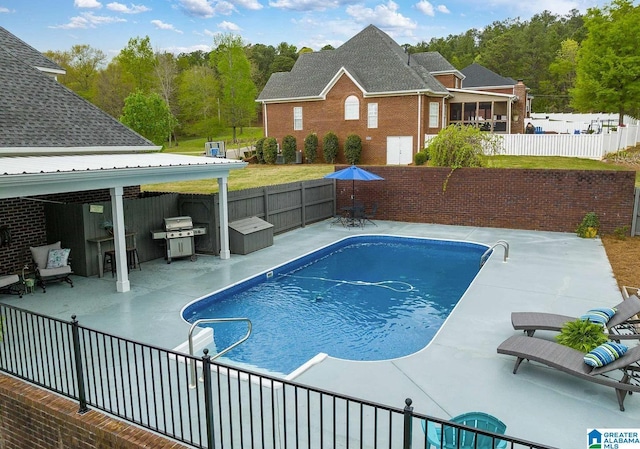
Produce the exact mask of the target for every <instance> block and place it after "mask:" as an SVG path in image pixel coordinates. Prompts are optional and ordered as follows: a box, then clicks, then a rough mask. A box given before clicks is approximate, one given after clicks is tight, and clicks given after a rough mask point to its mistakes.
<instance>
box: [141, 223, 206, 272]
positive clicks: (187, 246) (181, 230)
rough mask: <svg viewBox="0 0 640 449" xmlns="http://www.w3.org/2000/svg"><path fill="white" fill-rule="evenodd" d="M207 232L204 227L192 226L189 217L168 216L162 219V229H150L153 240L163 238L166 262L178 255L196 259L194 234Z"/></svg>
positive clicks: (192, 259)
mask: <svg viewBox="0 0 640 449" xmlns="http://www.w3.org/2000/svg"><path fill="white" fill-rule="evenodd" d="M206 233H207V228H205V227H194V226H193V220H192V219H191V217H187V216H185V217H169V218H165V219H164V230H156V231H151V236H152V237H153V239H155V240H164V241H165V246H166V251H167V254H166V259H167V263H171V260H172V259H175V258H178V257H190V258H191V261H194V260H196V246H195V243H194V240H193V238H194V236H196V235H203V234H206Z"/></svg>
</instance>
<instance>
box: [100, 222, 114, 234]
mask: <svg viewBox="0 0 640 449" xmlns="http://www.w3.org/2000/svg"><path fill="white" fill-rule="evenodd" d="M102 228H103V229H104V230H105V231H107V234H109V235H113V223H112V222H111V220H105V221H103V222H102Z"/></svg>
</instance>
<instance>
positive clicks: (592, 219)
mask: <svg viewBox="0 0 640 449" xmlns="http://www.w3.org/2000/svg"><path fill="white" fill-rule="evenodd" d="M599 228H600V220H599V219H598V216H597V215H596V213H595V212H589V213H587V214H586V215H585V216H584V218H583V219H582V222H581V223H580V224H579V225H578V227H577V228H576V234H578V236H579V237H583V238H593V237H595V236H596V235H597V234H598V229H599Z"/></svg>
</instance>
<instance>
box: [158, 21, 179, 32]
mask: <svg viewBox="0 0 640 449" xmlns="http://www.w3.org/2000/svg"><path fill="white" fill-rule="evenodd" d="M151 23H152V24H153V26H155V27H156V28H157V29H159V30H168V31H175V32H176V33H180V34H182V31H180V30H177V29H176V28H175V27H174V26H173V25H171V24H170V23H164V22H163V21H162V20H152V21H151Z"/></svg>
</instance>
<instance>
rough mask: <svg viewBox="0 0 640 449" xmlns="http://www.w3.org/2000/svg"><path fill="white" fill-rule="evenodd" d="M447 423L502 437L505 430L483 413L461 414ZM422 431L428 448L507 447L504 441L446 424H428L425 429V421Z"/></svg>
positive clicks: (491, 448) (478, 448)
mask: <svg viewBox="0 0 640 449" xmlns="http://www.w3.org/2000/svg"><path fill="white" fill-rule="evenodd" d="M449 421H451V422H452V423H456V424H462V425H463V426H467V427H473V428H475V429H479V430H483V431H485V432H491V433H496V434H500V435H504V433H505V432H506V430H507V426H506V424H505V423H503V422H502V421H500V420H499V419H498V418H496V417H495V416H491V415H489V414H487V413H483V412H467V413H463V414H462V415H458V416H455V417H453V418H451V419H450V420H449ZM422 430H424V431H425V433H426V435H427V441H428V442H429V447H431V446H433V447H435V448H436V449H454V448H455V449H458V448H460V449H467V448H468V449H494V448H497V449H503V448H506V447H507V442H506V441H505V440H500V439H498V438H495V437H493V436H489V435H483V434H479V433H477V432H474V431H472V430H464V429H458V428H456V427H451V426H447V425H446V424H443V425H439V424H437V423H434V422H429V423H428V424H427V426H426V429H425V421H422ZM476 439H477V442H476ZM441 444H442V445H441Z"/></svg>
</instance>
